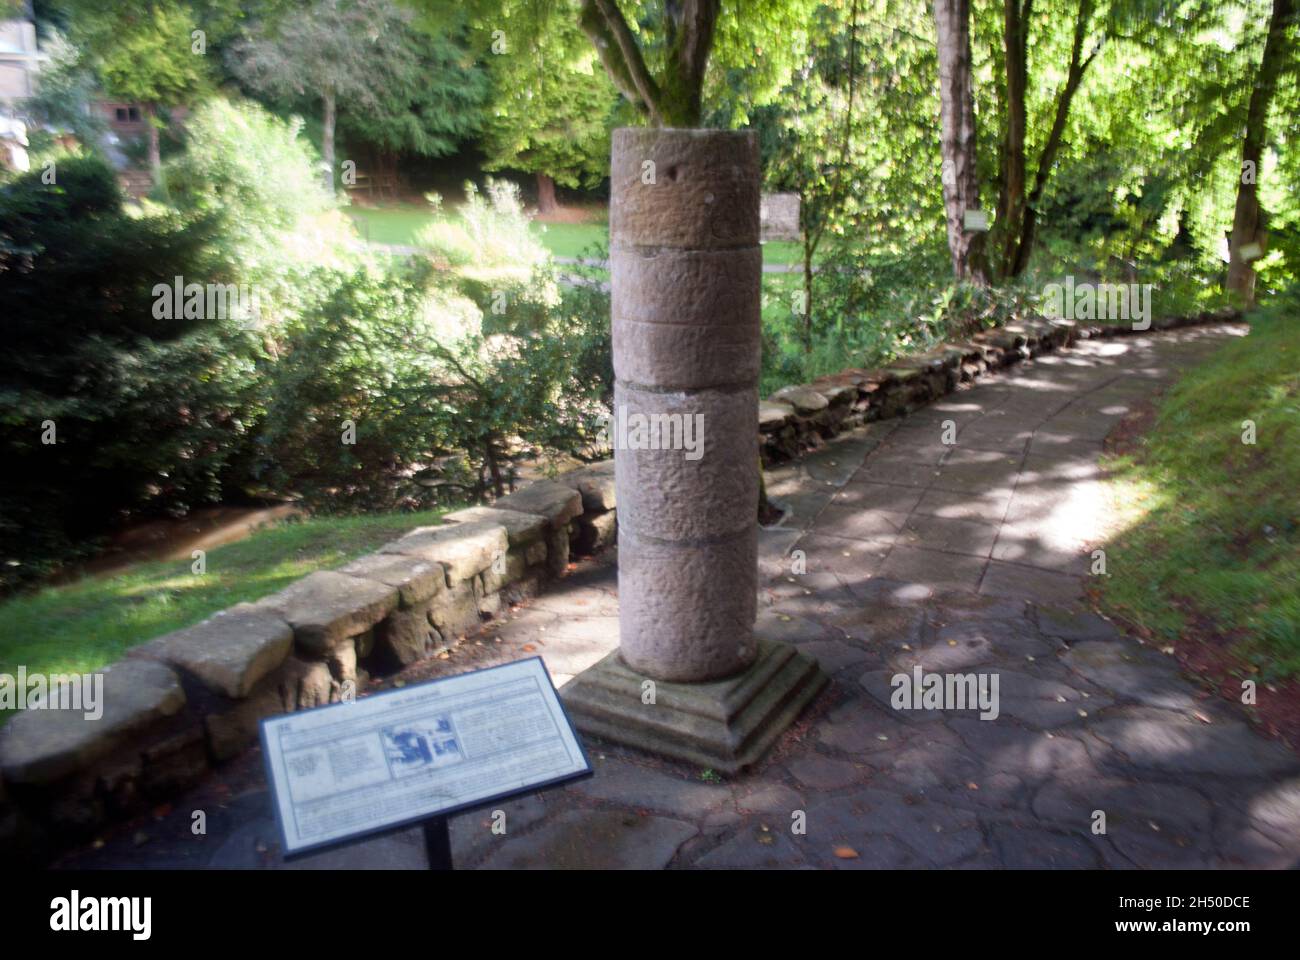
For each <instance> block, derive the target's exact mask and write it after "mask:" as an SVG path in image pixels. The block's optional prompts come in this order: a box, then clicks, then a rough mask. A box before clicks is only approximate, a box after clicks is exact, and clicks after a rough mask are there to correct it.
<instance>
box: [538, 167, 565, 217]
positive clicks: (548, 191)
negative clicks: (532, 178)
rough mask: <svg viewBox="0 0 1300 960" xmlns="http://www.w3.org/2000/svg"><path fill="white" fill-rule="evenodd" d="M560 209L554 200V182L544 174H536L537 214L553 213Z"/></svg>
mask: <svg viewBox="0 0 1300 960" xmlns="http://www.w3.org/2000/svg"><path fill="white" fill-rule="evenodd" d="M559 208H560V205H559V203H558V202H557V201H556V199H555V181H554V180H553V179H552V178H551V177H549V176H548V175H547V174H545V173H541V172H540V171H539V172H538V174H537V212H538V213H540V214H543V215H545V214H548V213H554V212H555V211H556V210H558V209H559Z"/></svg>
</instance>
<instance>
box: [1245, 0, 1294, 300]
mask: <svg viewBox="0 0 1300 960" xmlns="http://www.w3.org/2000/svg"><path fill="white" fill-rule="evenodd" d="M1294 17H1295V8H1294V6H1293V0H1273V15H1272V16H1271V17H1270V18H1269V21H1268V39H1267V40H1265V41H1264V55H1263V57H1262V58H1261V59H1260V62H1259V72H1258V73H1256V74H1255V85H1254V87H1253V88H1252V89H1251V91H1250V107H1249V109H1248V111H1247V114H1246V140H1245V142H1244V143H1243V144H1242V148H1241V170H1240V171H1238V177H1237V179H1238V186H1237V206H1236V209H1235V210H1234V211H1233V215H1232V233H1231V234H1230V235H1229V240H1228V289H1229V290H1231V291H1232V292H1234V293H1236V294H1237V295H1239V296H1240V297H1241V298H1242V299H1243V300H1244V301H1245V302H1246V304H1247V305H1254V302H1255V268H1254V267H1253V266H1251V261H1250V260H1246V259H1243V258H1242V255H1241V250H1242V247H1245V246H1249V245H1250V244H1260V245H1261V246H1262V244H1263V242H1264V239H1265V233H1264V214H1263V211H1262V210H1261V209H1260V205H1259V194H1258V192H1257V187H1256V183H1255V181H1256V179H1257V177H1258V174H1259V161H1260V158H1261V156H1262V154H1263V152H1264V137H1265V133H1266V130H1265V125H1266V123H1267V121H1268V108H1269V104H1270V103H1271V102H1272V99H1273V90H1274V88H1275V87H1276V86H1277V78H1278V74H1279V73H1280V72H1281V70H1282V66H1283V64H1284V63H1286V62H1287V56H1288V53H1287V47H1288V43H1287V34H1286V31H1287V28H1288V26H1289V25H1290V22H1291V20H1292V19H1294Z"/></svg>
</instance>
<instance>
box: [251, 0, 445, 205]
mask: <svg viewBox="0 0 1300 960" xmlns="http://www.w3.org/2000/svg"><path fill="white" fill-rule="evenodd" d="M409 20H410V18H409V16H408V15H407V14H406V13H405V12H403V11H401V10H399V9H398V8H397V7H396V6H395V5H394V4H393V3H392V2H391V0H313V2H310V3H309V4H307V5H305V6H304V7H303V8H301V9H298V10H296V11H294V12H293V13H292V14H291V15H288V16H285V17H282V18H280V19H279V20H273V21H262V22H261V23H259V24H258V25H257V26H255V27H254V28H253V29H252V30H251V31H250V33H249V34H248V35H247V36H246V37H244V38H243V39H242V40H240V41H238V42H236V43H235V44H234V45H233V46H232V47H231V51H230V65H231V69H232V70H233V71H234V72H235V74H236V76H238V77H239V78H240V80H241V82H243V83H245V84H247V85H248V86H249V87H250V88H252V89H253V90H257V91H259V92H262V93H264V94H267V95H270V96H275V97H289V98H295V97H306V98H309V99H311V100H313V101H318V102H319V104H320V110H321V155H322V158H323V160H324V166H325V182H326V184H327V185H328V186H329V188H330V189H331V190H332V189H333V188H334V180H335V159H334V157H335V151H334V133H335V127H336V124H337V121H338V113H339V110H340V109H343V110H346V111H351V112H354V113H357V114H364V113H367V112H378V111H380V110H381V109H382V108H383V106H384V102H385V101H384V98H385V96H386V95H389V94H391V93H392V91H394V90H396V89H399V88H400V87H401V86H402V85H403V84H404V83H409V78H410V76H411V74H412V73H413V72H414V71H416V70H418V69H419V64H418V60H417V59H416V56H415V51H414V49H413V48H412V45H411V44H410V42H409V33H408V31H409V30H410V25H409Z"/></svg>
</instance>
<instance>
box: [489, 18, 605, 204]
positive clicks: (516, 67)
mask: <svg viewBox="0 0 1300 960" xmlns="http://www.w3.org/2000/svg"><path fill="white" fill-rule="evenodd" d="M570 14H571V11H569V10H567V9H565V8H563V7H555V6H553V5H550V4H543V5H541V6H540V7H536V8H532V5H531V4H529V3H527V2H524V3H522V4H511V5H508V6H506V7H505V8H504V9H503V12H502V16H501V17H499V18H494V19H492V20H490V21H488V22H487V23H485V24H484V26H483V27H482V28H481V29H480V33H483V34H485V39H489V40H490V45H488V49H489V50H490V51H491V52H490V53H489V55H488V56H487V58H486V62H487V64H488V68H489V70H490V71H491V74H492V87H493V94H492V107H491V111H490V112H491V118H490V119H489V121H488V123H487V129H486V133H485V136H484V139H483V143H482V146H483V149H484V151H485V152H486V153H487V157H488V161H487V164H486V166H487V168H488V169H489V170H501V169H506V168H513V169H516V170H523V171H525V172H528V173H532V174H535V175H536V177H537V200H538V203H537V205H538V208H539V210H540V211H541V212H542V213H549V212H551V211H552V210H554V209H555V207H556V200H555V185H556V183H559V184H561V185H563V186H567V187H578V186H581V185H586V186H592V185H594V184H595V183H596V182H598V181H599V180H600V179H601V178H602V177H603V176H604V174H605V171H606V170H607V169H608V166H609V162H608V160H609V127H610V118H611V115H612V113H613V108H614V106H615V104H616V101H617V98H618V94H617V92H616V91H615V90H614V88H613V86H612V85H611V84H610V82H609V79H608V78H607V77H606V76H605V72H604V70H603V69H602V68H601V67H600V66H599V65H598V64H597V63H596V56H595V53H594V51H593V50H592V49H591V47H590V46H589V45H588V43H587V39H586V37H585V36H583V34H582V32H581V31H580V30H579V29H578V26H577V23H576V22H575V20H574V19H573V17H572V16H571V15H570ZM488 26H491V27H492V28H493V30H494V31H497V30H499V31H500V36H499V37H498V38H491V34H490V33H487V28H488Z"/></svg>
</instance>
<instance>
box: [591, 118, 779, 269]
mask: <svg viewBox="0 0 1300 960" xmlns="http://www.w3.org/2000/svg"><path fill="white" fill-rule="evenodd" d="M647 163H648V164H651V165H652V166H649V167H647V166H646V164H647ZM648 171H652V172H653V177H650V176H648V175H647V172H648ZM647 180H650V181H652V182H646V181H647ZM759 180H760V177H759V157H758V140H757V138H756V137H755V136H754V134H753V133H751V132H749V131H726V132H723V131H719V130H685V129H664V128H642V127H629V128H623V129H619V130H615V131H614V133H613V144H612V150H611V163H610V210H609V226H610V245H611V247H618V246H650V247H680V248H685V249H699V250H707V249H719V248H731V247H740V246H749V245H754V246H756V245H757V244H758V238H759Z"/></svg>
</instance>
